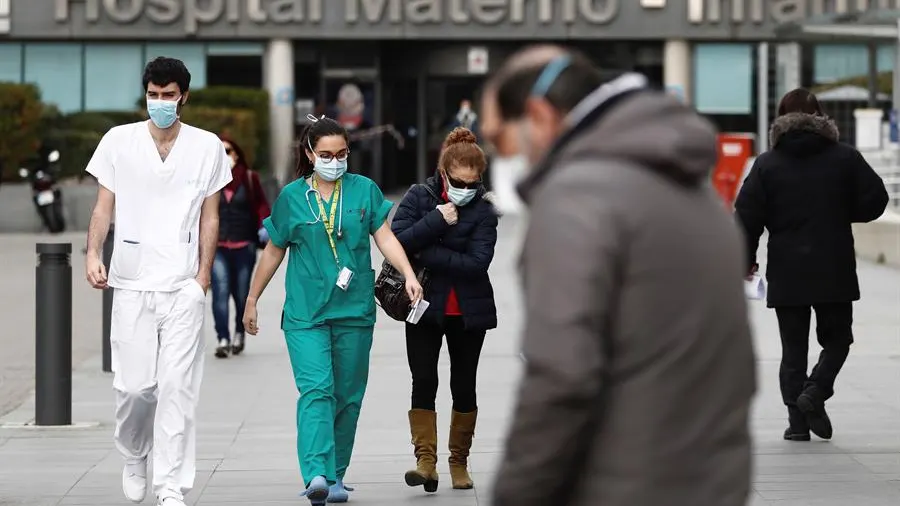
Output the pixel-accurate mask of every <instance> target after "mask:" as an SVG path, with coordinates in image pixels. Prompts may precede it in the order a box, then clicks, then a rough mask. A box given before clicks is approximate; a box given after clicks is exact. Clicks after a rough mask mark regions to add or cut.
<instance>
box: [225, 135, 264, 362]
mask: <svg viewBox="0 0 900 506" xmlns="http://www.w3.org/2000/svg"><path fill="white" fill-rule="evenodd" d="M219 138H220V139H221V140H222V144H224V145H225V153H226V154H227V155H228V157H229V159H230V160H231V182H230V183H228V185H227V186H226V187H225V188H224V189H223V190H222V198H221V199H220V200H219V247H218V248H217V249H216V258H215V260H214V261H213V268H212V299H213V320H215V326H216V337H217V338H218V346H217V347H216V356H217V357H219V358H225V357H227V356H228V354H229V353H233V354H235V355H238V354H240V353H241V352H242V351H244V324H243V322H242V319H243V317H244V306H246V304H247V293H248V292H249V291H250V276H251V274H252V273H253V266H254V265H255V264H256V250H257V248H258V245H259V243H261V242H265V241H266V240H268V239H267V237H268V234H267V232H266V229H265V228H264V227H263V226H262V220H263V219H264V218H266V217H268V216H269V213H270V208H269V201H268V200H267V199H266V193H265V191H263V187H262V184H261V183H260V178H259V174H257V173H256V172H254V171H252V170H250V167H249V166H248V165H247V159H246V157H244V151H243V150H242V149H241V147H240V146H239V145H238V144H237V143H236V142H234V139H231V138H230V137H228V136H226V135H220V136H219ZM229 299H233V300H234V311H235V315H236V318H235V323H234V334H233V337H232V334H230V333H229V329H228V302H229Z"/></svg>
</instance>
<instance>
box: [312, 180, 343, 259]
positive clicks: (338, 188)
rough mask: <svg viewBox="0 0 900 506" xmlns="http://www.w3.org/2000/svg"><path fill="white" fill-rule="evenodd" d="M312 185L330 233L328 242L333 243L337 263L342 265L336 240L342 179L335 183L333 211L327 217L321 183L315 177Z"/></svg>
mask: <svg viewBox="0 0 900 506" xmlns="http://www.w3.org/2000/svg"><path fill="white" fill-rule="evenodd" d="M312 187H313V190H315V191H316V203H317V204H319V216H321V217H322V223H324V224H325V233H327V234H328V243H329V244H330V245H331V253H333V254H334V261H335V263H337V264H338V265H341V260H340V258H338V253H337V244H335V242H334V223H335V222H334V218H335V213H336V212H337V208H338V201H339V200H340V198H341V180H340V179H338V181H337V183H335V184H334V192H332V194H331V211H330V212H329V213H328V216H327V217H326V216H325V205H324V204H323V203H322V195H321V194H319V183H318V181H317V180H316V178H313V181H312Z"/></svg>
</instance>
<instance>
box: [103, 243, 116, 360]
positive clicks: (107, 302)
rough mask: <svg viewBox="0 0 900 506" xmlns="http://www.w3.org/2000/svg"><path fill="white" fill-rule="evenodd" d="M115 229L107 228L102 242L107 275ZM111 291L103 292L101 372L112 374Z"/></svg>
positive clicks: (108, 289) (110, 289)
mask: <svg viewBox="0 0 900 506" xmlns="http://www.w3.org/2000/svg"><path fill="white" fill-rule="evenodd" d="M114 238H115V227H114V226H113V225H110V226H109V233H107V234H106V240H105V241H103V265H105V266H106V274H107V276H108V275H109V266H110V265H111V264H112V254H113V244H114V243H115V239H114ZM113 291H114V290H113V289H112V288H107V289H106V290H103V337H102V338H103V346H102V349H103V372H112V348H111V347H110V344H109V336H110V333H111V332H112V323H111V322H112V305H113Z"/></svg>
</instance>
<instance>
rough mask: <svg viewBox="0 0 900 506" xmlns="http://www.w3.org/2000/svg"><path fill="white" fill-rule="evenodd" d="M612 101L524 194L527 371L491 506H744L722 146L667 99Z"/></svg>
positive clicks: (740, 350) (742, 356)
mask: <svg viewBox="0 0 900 506" xmlns="http://www.w3.org/2000/svg"><path fill="white" fill-rule="evenodd" d="M610 102H611V103H607V104H603V105H601V106H600V107H598V111H597V112H596V113H592V114H588V116H587V118H585V119H584V120H582V121H581V122H580V123H578V124H577V125H576V126H575V127H574V128H573V129H572V130H571V131H570V132H569V133H568V134H567V135H566V136H565V138H564V139H563V140H561V141H560V142H559V143H558V145H557V147H556V149H554V150H553V151H552V152H551V154H550V155H549V156H548V158H547V159H546V160H545V161H544V162H543V163H542V164H541V165H539V166H538V167H537V168H536V170H535V171H534V172H533V173H532V175H531V177H530V179H529V180H527V181H525V182H524V183H523V184H522V186H521V187H520V191H521V193H522V195H523V198H524V199H525V201H526V202H527V204H528V205H529V207H530V223H529V230H528V232H527V237H526V240H525V245H524V249H523V257H522V269H523V282H524V288H525V292H526V295H525V297H526V306H527V307H526V313H525V314H526V322H525V335H524V338H523V339H524V342H523V350H524V354H525V358H526V361H527V364H526V371H525V376H524V378H523V381H522V383H521V387H520V391H519V398H518V405H517V407H516V410H515V413H514V418H513V421H512V426H511V432H510V435H509V439H508V441H507V443H506V453H505V456H504V459H503V462H502V464H501V467H500V469H499V471H498V474H497V482H496V484H495V489H494V505H495V506H531V505H534V506H546V505H548V504H553V505H556V506H560V505H572V506H575V505H579V506H580V505H584V506H588V505H591V506H661V505H665V506H739V505H743V504H745V502H746V501H747V499H748V494H749V490H750V474H751V445H750V432H749V427H748V425H749V417H750V408H751V399H752V397H753V395H754V393H755V385H756V378H755V363H754V351H753V345H752V341H751V334H750V325H749V322H748V315H747V302H746V300H745V298H744V292H743V283H742V280H743V277H744V258H743V257H744V254H743V243H742V240H741V237H740V235H739V231H738V228H737V227H736V225H735V223H734V220H733V219H732V218H731V216H729V214H728V213H727V211H726V210H725V208H724V205H723V203H722V201H721V200H720V199H719V198H718V197H717V196H716V194H715V193H714V191H713V190H712V189H711V187H710V185H709V184H708V179H709V173H710V170H711V168H712V167H713V165H714V164H715V161H716V149H715V132H714V130H713V128H712V126H711V125H710V124H709V123H708V122H707V121H706V120H704V119H703V118H701V117H700V116H698V115H697V114H696V113H695V112H693V111H692V110H690V109H689V108H687V107H685V106H684V105H682V104H681V103H679V102H678V101H677V100H676V99H674V98H672V97H669V96H666V95H664V94H662V93H657V92H651V91H639V92H636V93H633V94H628V95H625V96H622V97H618V98H614V99H612V100H611V101H610ZM599 109H603V110H602V111H599Z"/></svg>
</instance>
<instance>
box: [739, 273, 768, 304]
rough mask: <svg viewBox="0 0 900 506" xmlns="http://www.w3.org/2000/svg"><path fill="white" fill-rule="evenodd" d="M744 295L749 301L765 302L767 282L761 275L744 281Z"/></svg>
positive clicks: (755, 275)
mask: <svg viewBox="0 0 900 506" xmlns="http://www.w3.org/2000/svg"><path fill="white" fill-rule="evenodd" d="M744 294H745V295H746V296H747V298H748V299H753V300H763V299H765V298H766V281H765V280H764V279H763V278H762V276H760V275H759V274H754V275H753V278H751V279H749V280H746V279H745V280H744Z"/></svg>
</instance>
